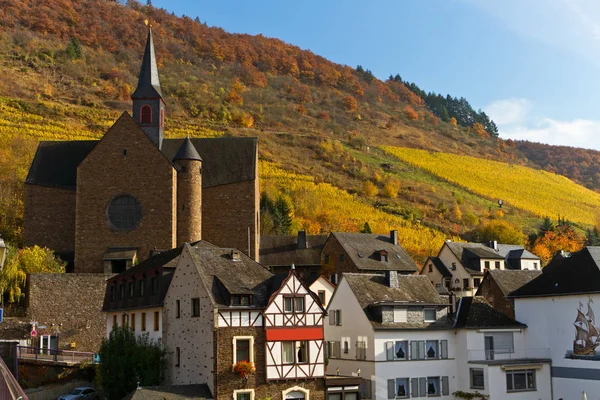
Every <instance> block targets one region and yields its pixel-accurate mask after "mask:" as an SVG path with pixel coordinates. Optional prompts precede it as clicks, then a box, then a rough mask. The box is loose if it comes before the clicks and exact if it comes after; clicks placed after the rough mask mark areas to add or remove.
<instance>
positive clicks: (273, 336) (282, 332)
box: [266, 327, 323, 341]
mask: <svg viewBox="0 0 600 400" xmlns="http://www.w3.org/2000/svg"><path fill="white" fill-rule="evenodd" d="M266 332H267V340H270V341H273V340H321V339H323V328H322V327H317V328H313V327H310V328H307V327H302V328H299V327H294V328H279V329H278V328H274V329H273V328H272V329H266Z"/></svg>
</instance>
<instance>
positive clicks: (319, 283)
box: [309, 276, 335, 308]
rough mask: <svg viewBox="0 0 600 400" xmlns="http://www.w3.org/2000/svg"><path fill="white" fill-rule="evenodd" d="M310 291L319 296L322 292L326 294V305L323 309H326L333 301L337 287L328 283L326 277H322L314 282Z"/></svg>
mask: <svg viewBox="0 0 600 400" xmlns="http://www.w3.org/2000/svg"><path fill="white" fill-rule="evenodd" d="M309 289H310V290H311V291H312V292H313V293H314V294H316V295H318V294H319V291H320V290H322V291H324V292H325V304H323V307H325V308H326V307H327V305H328V304H329V302H330V301H331V296H332V295H333V291H334V290H335V287H333V286H331V284H330V283H329V282H327V280H326V279H325V278H324V277H322V276H320V277H319V279H317V280H316V281H314V282H313V284H312V285H310V287H309Z"/></svg>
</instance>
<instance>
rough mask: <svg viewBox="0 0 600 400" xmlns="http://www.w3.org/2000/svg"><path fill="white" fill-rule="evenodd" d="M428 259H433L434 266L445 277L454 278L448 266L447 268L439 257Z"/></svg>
mask: <svg viewBox="0 0 600 400" xmlns="http://www.w3.org/2000/svg"><path fill="white" fill-rule="evenodd" d="M428 260H431V263H432V264H433V266H434V267H435V268H436V269H437V270H438V271H439V273H440V274H442V276H443V277H444V278H452V272H450V271H448V268H446V266H445V265H444V263H443V262H442V260H440V259H439V257H429V259H428ZM425 264H427V262H425Z"/></svg>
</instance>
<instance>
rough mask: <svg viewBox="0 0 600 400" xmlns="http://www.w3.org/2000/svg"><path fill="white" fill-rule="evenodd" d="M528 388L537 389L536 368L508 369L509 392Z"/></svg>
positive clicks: (507, 386)
mask: <svg viewBox="0 0 600 400" xmlns="http://www.w3.org/2000/svg"><path fill="white" fill-rule="evenodd" d="M526 390H536V387H535V370H533V369H528V370H516V371H506V391H507V392H521V391H526Z"/></svg>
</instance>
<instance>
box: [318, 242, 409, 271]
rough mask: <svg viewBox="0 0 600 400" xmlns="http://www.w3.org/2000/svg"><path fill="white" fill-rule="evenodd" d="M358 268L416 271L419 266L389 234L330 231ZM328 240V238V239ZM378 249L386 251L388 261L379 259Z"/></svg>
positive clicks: (366, 269)
mask: <svg viewBox="0 0 600 400" xmlns="http://www.w3.org/2000/svg"><path fill="white" fill-rule="evenodd" d="M331 236H332V237H334V238H335V239H337V241H338V242H339V243H340V245H341V246H342V247H343V248H344V250H345V251H346V252H347V253H348V255H349V256H350V258H351V259H352V261H353V262H354V264H355V265H356V267H357V268H358V269H359V270H364V271H386V270H387V271H402V272H409V273H412V272H417V271H418V270H419V267H418V266H417V264H415V262H414V261H413V259H412V258H411V257H410V256H409V255H408V253H407V252H406V251H405V250H404V249H403V248H402V246H400V245H399V244H398V245H395V244H393V243H392V240H391V238H390V236H386V235H379V234H373V233H348V232H331ZM328 240H329V239H328ZM380 250H385V251H387V253H388V261H387V262H385V261H380V260H379V254H378V253H377V252H378V251H380Z"/></svg>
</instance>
